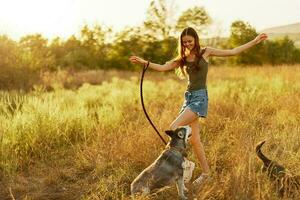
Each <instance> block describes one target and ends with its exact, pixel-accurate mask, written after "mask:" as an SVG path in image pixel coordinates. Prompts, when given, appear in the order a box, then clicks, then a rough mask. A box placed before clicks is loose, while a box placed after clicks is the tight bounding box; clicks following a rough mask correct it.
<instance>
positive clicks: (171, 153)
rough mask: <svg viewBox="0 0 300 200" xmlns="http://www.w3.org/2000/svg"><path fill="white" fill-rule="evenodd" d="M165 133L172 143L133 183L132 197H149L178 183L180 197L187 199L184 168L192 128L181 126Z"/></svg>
mask: <svg viewBox="0 0 300 200" xmlns="http://www.w3.org/2000/svg"><path fill="white" fill-rule="evenodd" d="M165 133H166V134H167V135H168V136H170V138H171V140H170V142H169V143H168V144H167V146H166V149H165V150H164V151H163V152H162V153H161V154H160V156H159V157H158V158H157V159H156V160H155V161H154V162H153V163H152V164H151V165H150V166H148V167H147V168H146V169H145V170H144V171H142V172H141V173H140V174H139V175H138V176H137V177H136V178H135V180H134V181H133V182H132V183H131V194H132V195H135V194H143V195H147V194H149V193H151V192H153V191H154V190H158V189H160V188H162V187H164V186H167V185H170V184H171V183H173V182H176V185H177V190H178V195H179V197H180V198H181V199H187V197H186V196H185V194H184V190H185V186H184V179H183V170H184V168H183V167H184V157H185V156H186V145H187V141H188V139H189V138H190V136H191V134H192V133H191V128H190V127H189V126H181V127H178V128H177V129H176V130H174V131H172V130H168V131H165Z"/></svg>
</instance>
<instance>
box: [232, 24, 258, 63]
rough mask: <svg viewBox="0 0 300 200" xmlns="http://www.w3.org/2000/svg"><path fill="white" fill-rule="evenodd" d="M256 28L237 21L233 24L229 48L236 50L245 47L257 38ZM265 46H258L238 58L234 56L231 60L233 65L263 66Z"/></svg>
mask: <svg viewBox="0 0 300 200" xmlns="http://www.w3.org/2000/svg"><path fill="white" fill-rule="evenodd" d="M257 35H258V34H257V32H256V30H255V28H253V27H252V26H251V25H250V24H249V23H245V22H243V21H235V22H233V23H232V24H231V35H230V37H229V45H228V46H229V48H235V47H237V46H240V45H243V44H245V43H247V42H249V41H251V40H253V39H254V38H255V37H256V36H257ZM262 45H263V44H258V45H256V46H254V47H252V48H251V49H248V50H247V51H245V52H242V53H241V54H240V55H238V56H234V57H232V58H230V59H228V60H229V62H231V63H233V64H242V65H249V64H250V65H251V64H262V60H263V53H264V52H263V48H262Z"/></svg>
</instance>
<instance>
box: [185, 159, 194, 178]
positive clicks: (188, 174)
mask: <svg viewBox="0 0 300 200" xmlns="http://www.w3.org/2000/svg"><path fill="white" fill-rule="evenodd" d="M183 164H184V166H183V180H184V182H185V183H188V182H189V181H190V180H191V179H192V176H193V171H194V169H195V163H194V162H192V161H190V160H188V159H185V161H184V163H183Z"/></svg>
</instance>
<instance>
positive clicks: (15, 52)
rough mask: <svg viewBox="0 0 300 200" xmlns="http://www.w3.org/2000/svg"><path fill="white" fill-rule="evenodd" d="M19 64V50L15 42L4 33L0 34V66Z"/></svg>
mask: <svg viewBox="0 0 300 200" xmlns="http://www.w3.org/2000/svg"><path fill="white" fill-rule="evenodd" d="M19 66H20V51H19V48H18V45H17V43H16V42H15V41H13V40H11V39H10V38H8V37H7V36H6V35H2V36H0V68H1V67H19Z"/></svg>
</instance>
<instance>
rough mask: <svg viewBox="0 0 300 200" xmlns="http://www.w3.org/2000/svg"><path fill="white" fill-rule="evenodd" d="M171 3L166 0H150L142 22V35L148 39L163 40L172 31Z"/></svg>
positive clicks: (172, 11)
mask: <svg viewBox="0 0 300 200" xmlns="http://www.w3.org/2000/svg"><path fill="white" fill-rule="evenodd" d="M172 6H173V4H168V3H167V1H166V0H157V1H154V0H152V1H151V2H150V6H149V8H148V10H147V16H146V20H145V22H144V35H146V36H147V37H148V39H149V40H164V39H166V38H168V37H169V36H170V34H171V33H172V31H174V25H173V24H174V22H175V20H174V15H173V13H174V9H173V10H172V8H173V7H172Z"/></svg>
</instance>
